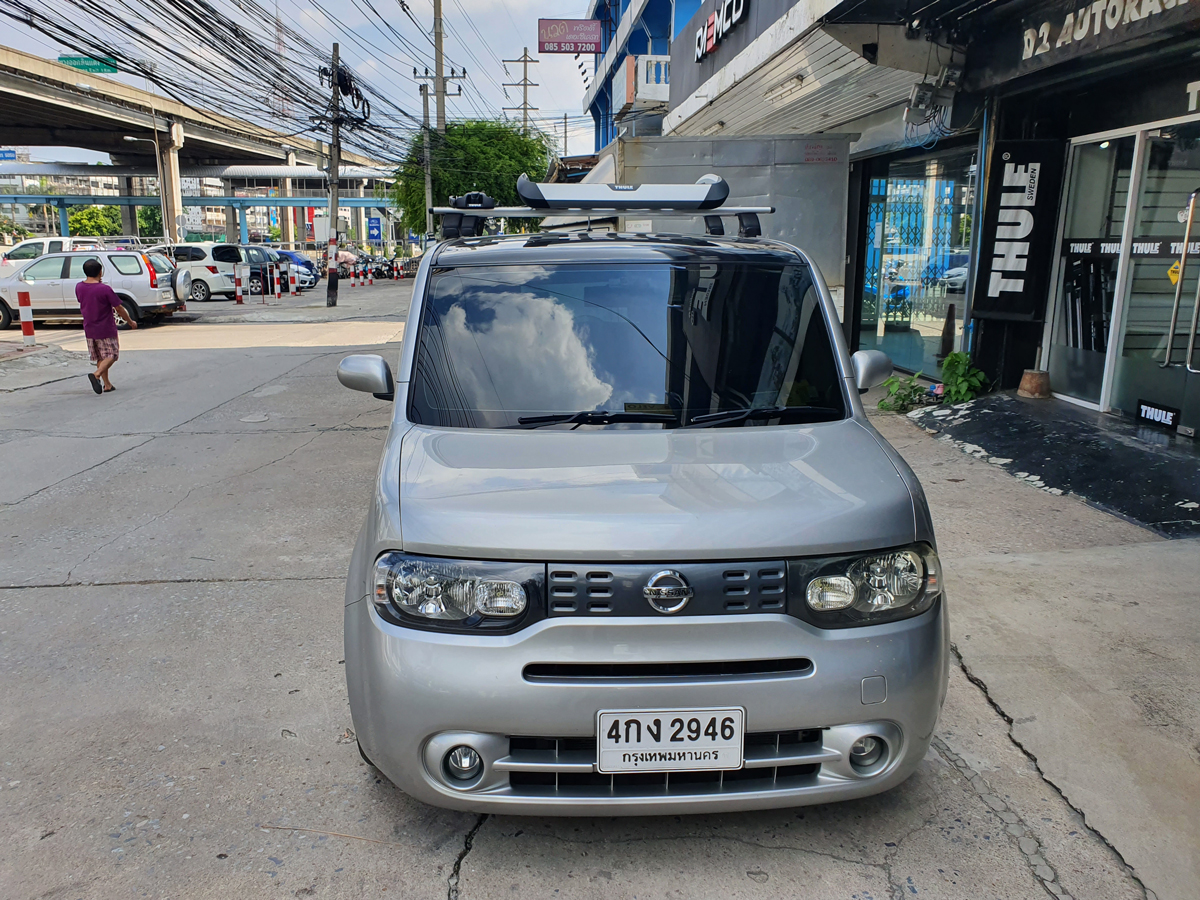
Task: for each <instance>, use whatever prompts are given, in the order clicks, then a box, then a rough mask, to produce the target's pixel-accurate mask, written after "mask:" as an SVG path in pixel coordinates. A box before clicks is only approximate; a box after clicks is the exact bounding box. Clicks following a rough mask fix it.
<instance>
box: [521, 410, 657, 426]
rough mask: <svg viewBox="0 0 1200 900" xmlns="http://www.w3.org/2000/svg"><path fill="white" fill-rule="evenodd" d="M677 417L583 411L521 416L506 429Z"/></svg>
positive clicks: (643, 420)
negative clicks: (514, 423)
mask: <svg viewBox="0 0 1200 900" xmlns="http://www.w3.org/2000/svg"><path fill="white" fill-rule="evenodd" d="M678 421H679V417H678V416H673V415H670V414H668V413H644V412H608V411H607V410H603V409H597V410H584V411H583V412H577V413H562V414H559V415H553V416H521V417H520V418H519V419H517V423H518V424H516V425H507V426H505V427H507V428H541V427H542V426H544V425H619V424H621V423H624V422H662V423H664V424H671V423H674V422H678Z"/></svg>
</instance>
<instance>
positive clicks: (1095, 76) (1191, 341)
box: [989, 39, 1200, 436]
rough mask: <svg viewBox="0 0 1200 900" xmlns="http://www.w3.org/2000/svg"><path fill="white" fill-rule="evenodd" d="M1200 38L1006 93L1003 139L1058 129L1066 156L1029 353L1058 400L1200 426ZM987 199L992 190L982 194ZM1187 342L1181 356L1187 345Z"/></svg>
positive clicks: (1190, 430)
mask: <svg viewBox="0 0 1200 900" xmlns="http://www.w3.org/2000/svg"><path fill="white" fill-rule="evenodd" d="M1197 52H1200V41H1196V40H1193V39H1184V40H1182V41H1178V42H1173V43H1171V44H1169V45H1167V46H1163V47H1160V48H1159V49H1158V50H1156V51H1154V52H1147V53H1145V54H1144V55H1142V56H1141V57H1140V58H1133V59H1126V60H1123V61H1121V62H1120V63H1119V64H1117V65H1115V66H1114V67H1112V68H1110V69H1108V70H1102V71H1098V72H1092V73H1084V74H1082V75H1080V76H1079V77H1078V78H1075V79H1071V80H1069V81H1063V82H1062V83H1060V84H1058V85H1054V86H1052V87H1051V88H1048V89H1047V88H1043V89H1042V90H1041V91H1040V92H1038V95H1037V99H1036V100H1033V99H1032V97H1031V95H1029V94H1019V95H1014V96H1010V97H1006V98H1004V99H1003V100H1002V101H1001V102H1000V104H999V107H998V108H999V115H998V120H999V121H998V126H997V131H998V135H999V137H1000V138H1001V139H1003V138H1013V137H1016V136H1021V137H1026V136H1030V135H1032V136H1034V137H1037V138H1042V139H1046V138H1049V139H1051V140H1054V139H1058V140H1060V141H1061V145H1062V150H1061V152H1062V155H1063V159H1064V165H1065V174H1064V178H1063V188H1062V192H1061V199H1060V202H1059V204H1058V217H1057V231H1056V234H1055V237H1054V240H1053V245H1052V246H1053V253H1052V254H1051V260H1050V262H1049V277H1048V290H1047V292H1046V301H1045V311H1044V315H1041V316H1038V317H1037V319H1035V320H1033V321H1031V322H1030V323H1029V326H1028V328H1027V331H1029V332H1030V333H1032V332H1034V331H1036V333H1037V335H1038V339H1039V344H1040V346H1039V348H1038V350H1037V353H1036V358H1031V359H1029V361H1028V363H1027V364H1028V365H1031V366H1032V365H1034V364H1035V362H1036V364H1038V365H1039V366H1040V367H1042V368H1045V369H1046V370H1048V372H1049V374H1050V384H1051V389H1052V390H1053V392H1054V393H1055V394H1056V395H1057V396H1059V397H1061V398H1063V399H1066V400H1070V401H1072V402H1075V403H1078V404H1081V405H1084V406H1087V407H1090V408H1093V409H1097V410H1101V411H1106V412H1108V411H1111V412H1119V413H1121V414H1124V415H1127V416H1131V417H1134V418H1141V419H1143V420H1145V421H1147V422H1148V423H1152V424H1159V425H1163V426H1166V427H1168V428H1171V429H1172V430H1177V431H1178V432H1179V433H1181V434H1185V435H1189V436H1194V434H1195V429H1196V428H1197V427H1200V334H1198V330H1200V323H1198V322H1197V314H1198V313H1200V293H1198V291H1200V286H1198V275H1200V216H1198V217H1197V220H1196V221H1195V223H1194V226H1193V229H1192V236H1191V240H1190V246H1189V253H1190V254H1191V258H1190V260H1188V261H1187V264H1186V266H1185V268H1184V270H1183V273H1182V278H1181V277H1180V275H1181V273H1180V261H1181V255H1182V250H1183V244H1184V234H1185V231H1186V230H1187V219H1188V206H1189V198H1190V195H1191V193H1192V192H1193V191H1195V190H1196V189H1197V188H1200V109H1198V108H1197V107H1198V104H1197V95H1198V94H1200V59H1198V58H1196V54H1197ZM989 202H990V200H989ZM1189 350H1190V352H1189Z"/></svg>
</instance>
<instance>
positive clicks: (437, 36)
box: [413, 0, 446, 134]
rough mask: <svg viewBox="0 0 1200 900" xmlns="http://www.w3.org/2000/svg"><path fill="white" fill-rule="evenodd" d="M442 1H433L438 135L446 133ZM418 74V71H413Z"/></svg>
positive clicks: (434, 88)
mask: <svg viewBox="0 0 1200 900" xmlns="http://www.w3.org/2000/svg"><path fill="white" fill-rule="evenodd" d="M443 59H444V57H443V55H442V0H433V94H434V96H435V97H436V98H437V130H438V134H445V133H446V79H445V78H444V77H443V76H442V61H443ZM413 74H414V75H415V74H416V69H414V70H413Z"/></svg>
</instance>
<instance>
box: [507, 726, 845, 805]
mask: <svg viewBox="0 0 1200 900" xmlns="http://www.w3.org/2000/svg"><path fill="white" fill-rule="evenodd" d="M823 736H824V732H823V730H822V729H820V728H806V729H795V730H792V731H765V732H751V733H748V734H747V735H746V737H745V756H746V761H747V762H748V763H749V762H754V763H756V765H755V766H748V767H746V768H742V769H724V770H700V771H693V772H669V773H668V772H625V773H621V774H617V775H605V774H602V773H600V772H596V771H591V772H569V771H554V770H555V768H556V767H557V766H560V765H562V763H561V761H562V760H566V759H571V760H572V761H573V760H576V759H578V758H579V754H585V755H586V757H587V758H590V759H592V760H593V761H594V760H595V751H596V739H595V738H594V737H589V738H545V737H510V738H509V752H510V753H513V754H520V755H521V758H522V759H523V760H530V759H531V758H534V759H537V760H538V763H539V764H540V766H539V767H541V766H544V768H543V769H542V771H530V770H528V769H522V770H519V771H511V772H509V776H508V780H509V785H510V786H511V787H512V789H513V791H514V792H515V793H517V794H526V795H537V796H552V795H557V796H571V797H581V798H582V797H612V796H618V797H621V796H623V797H641V796H654V795H667V796H672V795H674V796H682V795H691V794H716V793H736V792H739V791H769V790H785V789H791V788H796V787H803V786H805V785H807V784H814V783H816V778H817V775H818V774H819V772H820V771H821V764H820V763H819V762H818V763H799V764H797V763H794V762H793V763H791V764H789V765H781V766H772V765H770V764H769V762H770V761H771V760H774V759H779V760H780V761H781V762H782V761H784V760H789V761H790V760H794V759H795V758H796V757H797V756H801V757H803V756H804V755H806V754H808V755H814V754H817V753H819V752H820V750H821V747H822V739H823ZM569 754H570V756H569ZM764 762H765V763H767V764H766V765H763V763H764Z"/></svg>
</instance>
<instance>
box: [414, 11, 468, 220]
mask: <svg viewBox="0 0 1200 900" xmlns="http://www.w3.org/2000/svg"><path fill="white" fill-rule="evenodd" d="M433 15H434V19H433V22H434V29H435V34H436V35H437V47H436V48H435V49H436V50H437V58H436V59H435V60H434V68H435V69H436V70H437V71H436V72H435V73H434V74H433V75H430V74H429V70H428V69H426V70H425V74H424V75H420V74H418V73H417V68H416V66H413V79H414V80H415V81H419V82H421V84H420V85H419V87H420V89H421V105H422V107H423V108H424V111H425V132H424V134H423V136H422V140H421V143H422V144H423V145H424V147H425V233H426V234H432V233H433V213H431V212H430V211H429V209H430V207H432V206H433V166H432V163H431V162H430V152H431V151H430V144H432V143H433V132H431V131H430V130H429V84H430V82H433V92H434V94H435V96H436V99H437V111H438V112H437V115H438V134H445V133H446V96H447V94H446V82H448V81H457V80H459V79H462V78H466V77H467V70H466V69H463V70H462V71H461V72H455V71H454V67H453V66H451V67H450V74H449V75H442V62H441V60H442V55H441V46H442V39H441V30H440V29H441V27H442V25H441V22H442V19H441V15H442V4H441V0H437V2H436V4H435V6H434V10H433ZM449 96H451V97H461V96H462V85H461V84H460V85H459V86H458V93H457V94H450V95H449Z"/></svg>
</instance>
